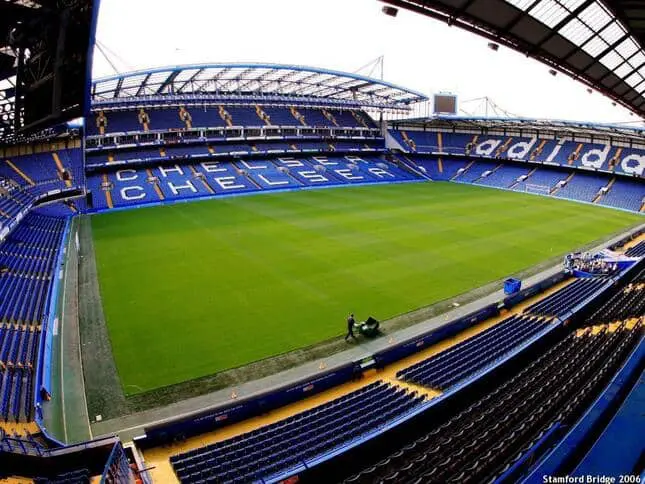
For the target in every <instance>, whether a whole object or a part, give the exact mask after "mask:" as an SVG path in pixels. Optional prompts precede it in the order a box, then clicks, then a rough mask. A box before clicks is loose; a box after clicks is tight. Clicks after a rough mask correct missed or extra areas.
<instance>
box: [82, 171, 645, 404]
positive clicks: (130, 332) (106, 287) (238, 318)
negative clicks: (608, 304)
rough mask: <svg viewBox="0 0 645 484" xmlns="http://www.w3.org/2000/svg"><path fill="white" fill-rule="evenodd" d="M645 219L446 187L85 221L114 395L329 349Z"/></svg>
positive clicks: (241, 202) (333, 192)
mask: <svg viewBox="0 0 645 484" xmlns="http://www.w3.org/2000/svg"><path fill="white" fill-rule="evenodd" d="M639 221H643V217H641V216H639V215H636V214H628V213H624V212H620V211H616V210H609V209H604V208H600V207H594V206H589V205H583V204H578V203H573V202H566V201H562V200H556V199H551V198H545V197H539V196H531V195H525V194H519V193H512V192H506V191H501V190H495V189H487V188H481V187H474V186H469V185H459V184H454V183H416V184H399V185H381V186H362V187H343V188H335V189H324V190H308V191H299V192H290V193H273V194H271V193H265V194H261V195H256V196H245V197H236V198H226V199H219V200H218V199H215V200H208V201H203V202H195V203H186V204H176V205H168V206H160V207H152V208H145V209H137V210H129V211H121V212H111V213H106V214H100V215H95V216H93V217H92V231H93V237H94V246H95V253H96V258H97V267H98V278H99V286H100V292H101V298H102V304H103V311H104V314H105V318H106V321H107V326H108V331H109V335H110V341H111V344H112V349H113V353H114V357H115V361H116V366H117V370H118V373H119V377H120V379H121V384H122V386H123V389H124V392H125V393H126V394H127V395H133V394H136V393H141V392H145V391H148V390H152V389H156V388H159V387H163V386H166V385H171V384H174V383H179V382H183V381H187V380H191V379H194V378H197V377H200V376H205V375H209V374H213V373H216V372H219V371H222V370H225V369H228V368H233V367H237V366H241V365H244V364H247V363H250V362H253V361H257V360H260V359H263V358H267V357H270V356H273V355H276V354H280V353H284V352H287V351H290V350H293V349H296V348H301V347H305V346H309V345H312V344H315V343H318V342H321V341H323V340H325V339H328V338H332V337H339V336H341V335H342V334H344V331H345V318H346V316H347V314H348V313H349V312H354V313H355V314H356V317H357V319H358V320H360V319H364V318H366V317H367V316H368V315H372V316H374V317H376V318H377V319H379V320H387V319H388V318H391V317H393V316H396V315H399V314H402V313H406V312H409V311H412V310H415V309H418V308H420V307H424V306H427V305H430V304H433V303H436V302H438V301H440V300H444V299H446V298H449V297H452V296H456V295H458V294H461V293H464V292H466V291H468V290H470V289H473V288H475V287H479V286H482V285H484V284H486V283H488V282H490V281H494V280H497V279H501V278H504V277H506V276H509V275H511V274H513V273H516V272H518V271H521V270H523V269H526V268H529V267H531V266H533V265H536V264H537V263H539V262H541V261H543V260H545V259H548V258H550V257H554V256H557V255H562V254H564V253H566V252H568V251H570V250H572V249H575V248H577V247H580V246H582V245H584V244H586V243H589V242H591V241H593V240H597V239H599V238H601V237H603V236H606V235H608V234H610V233H614V232H617V231H620V230H621V229H625V228H627V227H628V226H631V225H634V224H635V223H637V222H639Z"/></svg>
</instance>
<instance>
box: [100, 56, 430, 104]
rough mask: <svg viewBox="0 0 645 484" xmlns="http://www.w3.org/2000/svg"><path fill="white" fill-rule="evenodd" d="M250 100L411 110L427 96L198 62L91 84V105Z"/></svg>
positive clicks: (358, 79) (337, 76) (325, 74)
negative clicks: (261, 99) (185, 100)
mask: <svg viewBox="0 0 645 484" xmlns="http://www.w3.org/2000/svg"><path fill="white" fill-rule="evenodd" d="M172 96H174V97H177V98H187V97H190V98H196V97H197V98H199V97H210V98H217V97H220V98H224V97H229V98H230V97H231V96H247V97H249V96H251V97H262V98H271V99H272V100H276V101H280V100H282V101H314V102H316V101H320V100H321V99H325V100H330V101H334V102H336V103H337V104H345V105H351V106H362V107H371V108H382V109H397V110H401V109H404V110H407V109H409V106H410V104H413V103H417V102H420V101H426V100H427V99H428V98H427V97H426V96H425V95H423V94H421V93H419V92H416V91H412V90H410V89H406V88H403V87H400V86H396V85H394V84H390V83H388V82H385V81H381V80H377V79H372V78H369V77H364V76H360V75H357V74H349V73H346V72H338V71H331V70H326V69H317V68H313V67H303V66H295V65H280V64H199V65H186V66H176V67H162V68H158V69H151V70H143V71H135V72H128V73H125V74H119V75H115V76H110V77H104V78H101V79H97V80H95V81H93V82H92V101H93V103H94V104H95V105H96V104H101V105H106V104H113V103H121V102H127V101H128V100H130V101H137V100H143V99H151V100H154V99H157V100H162V99H168V98H169V97H172Z"/></svg>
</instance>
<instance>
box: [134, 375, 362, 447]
mask: <svg viewBox="0 0 645 484" xmlns="http://www.w3.org/2000/svg"><path fill="white" fill-rule="evenodd" d="M359 371H360V367H359V366H358V365H357V364H355V363H348V364H346V365H343V366H341V367H339V368H335V369H333V370H330V371H328V372H326V373H324V374H322V375H316V376H314V377H310V379H309V380H306V381H301V382H298V383H296V384H294V385H291V386H289V387H286V388H280V389H277V390H270V391H268V392H266V393H264V394H261V395H255V396H252V397H249V398H248V399H245V400H242V399H241V400H239V401H237V400H236V401H235V403H233V404H225V405H220V406H219V407H216V408H211V409H208V410H201V411H198V412H195V413H193V414H191V415H189V416H186V417H183V418H180V419H172V420H171V421H169V422H165V423H161V424H158V425H155V426H152V427H146V428H145V436H144V437H138V438H135V439H134V440H135V441H136V442H137V444H138V445H140V446H142V447H143V448H148V447H154V446H157V445H162V444H164V443H166V442H171V441H174V440H177V438H185V437H189V436H193V435H197V434H200V433H204V432H209V431H212V430H214V429H217V428H220V427H224V426H226V425H229V424H233V423H235V422H240V421H242V420H245V419H248V418H251V417H255V416H257V415H261V414H263V413H266V412H268V411H270V410H273V409H275V408H278V407H282V406H284V405H288V404H289V403H293V402H296V401H299V400H302V399H303V398H307V397H309V396H312V395H315V394H317V393H320V392H322V391H324V390H327V389H329V388H332V387H335V386H337V385H341V384H343V383H346V382H348V381H350V380H351V379H353V378H354V377H355V376H356V375H357V374H358V373H359Z"/></svg>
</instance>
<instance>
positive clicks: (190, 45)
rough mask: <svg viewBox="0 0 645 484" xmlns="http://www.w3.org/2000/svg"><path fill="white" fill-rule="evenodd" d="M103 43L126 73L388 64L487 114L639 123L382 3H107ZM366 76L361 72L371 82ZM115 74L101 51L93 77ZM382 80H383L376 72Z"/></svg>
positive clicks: (504, 53)
mask: <svg viewBox="0 0 645 484" xmlns="http://www.w3.org/2000/svg"><path fill="white" fill-rule="evenodd" d="M100 5H101V6H100V13H99V23H98V29H97V34H96V37H97V40H98V41H99V42H101V43H102V45H104V46H105V47H107V49H109V51H110V52H111V54H110V59H111V61H112V62H113V63H114V64H116V67H117V68H118V69H119V71H120V72H125V71H128V70H133V69H144V68H149V67H158V66H166V65H180V64H189V63H206V62H245V61H249V62H251V61H253V62H270V63H286V64H301V65H309V66H315V67H323V68H329V69H335V70H340V71H348V72H354V71H356V70H357V69H359V68H360V67H361V66H363V65H365V64H367V63H368V62H370V61H371V60H374V59H376V58H377V57H379V56H381V55H383V56H385V63H384V66H385V69H384V79H385V80H387V81H389V82H393V83H395V84H400V85H401V86H405V87H409V88H412V89H415V90H418V91H421V92H423V93H424V94H427V95H432V94H433V93H435V92H451V93H455V94H457V95H458V96H459V99H460V107H461V108H462V109H464V110H467V111H470V112H471V113H472V112H476V114H481V113H482V109H478V105H480V104H481V103H478V102H468V101H469V100H471V99H477V98H481V97H484V96H488V97H489V98H491V99H493V100H494V102H495V103H496V104H498V105H499V106H501V107H502V108H503V109H505V110H506V111H508V112H509V113H512V114H513V115H518V116H527V117H539V118H554V119H572V120H589V121H598V122H612V123H615V122H626V121H634V120H635V119H636V117H635V116H634V117H632V116H629V113H628V112H627V111H626V110H625V109H623V108H620V107H613V106H612V102H611V100H610V99H608V98H605V97H603V96H602V95H601V94H599V93H597V92H594V93H593V94H589V93H587V90H586V86H584V85H582V84H580V83H577V82H575V81H573V80H571V79H569V78H567V77H566V76H564V75H562V74H559V75H558V76H556V77H553V76H551V75H550V74H549V73H548V68H547V67H546V66H544V65H542V64H541V63H539V62H537V61H534V60H531V59H528V58H526V57H524V56H522V55H520V54H517V53H515V52H513V51H511V50H509V49H506V48H503V47H501V48H500V49H499V51H497V52H494V51H492V50H490V49H489V48H488V47H487V41H486V40H485V39H483V38H480V37H478V36H476V35H474V34H470V33H468V32H465V31H462V30H459V29H458V28H455V27H448V26H447V25H445V24H443V23H440V22H438V21H435V20H432V19H430V18H427V17H424V16H421V15H418V14H414V13H411V12H408V11H403V10H402V11H400V12H399V15H398V16H397V17H396V18H392V17H388V16H386V15H384V14H383V13H381V8H382V7H383V5H384V4H383V3H380V2H378V1H376V0H234V1H223V0H181V1H177V0H102V1H101V4H100ZM368 73H369V72H368V71H361V74H368ZM110 74H114V70H113V69H112V67H111V66H110V64H109V63H108V62H107V61H106V59H105V57H104V56H103V55H102V54H100V53H99V52H98V51H96V52H95V54H94V76H95V77H99V76H104V75H110ZM379 75H380V73H379Z"/></svg>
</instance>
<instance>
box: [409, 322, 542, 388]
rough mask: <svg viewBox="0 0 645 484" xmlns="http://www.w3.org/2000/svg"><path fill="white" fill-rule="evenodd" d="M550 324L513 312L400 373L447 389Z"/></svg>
mask: <svg viewBox="0 0 645 484" xmlns="http://www.w3.org/2000/svg"><path fill="white" fill-rule="evenodd" d="M546 324H548V322H547V321H545V320H544V319H542V318H539V317H532V316H523V315H520V316H511V317H510V318H508V319H506V320H504V321H502V322H500V323H498V324H496V325H494V326H493V327H491V328H489V329H487V330H486V331H483V332H481V333H479V334H478V335H476V336H474V337H472V338H470V339H467V340H465V341H463V342H462V343H459V344H457V345H455V346H453V347H452V348H450V349H448V350H446V351H443V352H441V353H439V354H438V355H436V356H433V357H431V358H429V359H427V360H424V361H421V362H419V363H417V364H416V365H413V366H411V367H409V368H406V369H405V370H402V371H400V372H399V373H398V374H397V377H398V378H400V379H402V380H405V381H409V382H411V383H414V384H417V385H422V386H428V387H431V388H438V389H442V390H443V389H445V388H447V387H450V386H452V385H454V384H456V383H458V382H459V381H461V380H463V379H464V378H466V377H468V376H470V375H472V374H473V373H475V372H477V371H478V370H479V369H480V368H483V367H484V366H486V365H488V364H490V363H492V362H494V361H495V360H496V359H497V358H499V357H500V356H501V355H503V354H504V353H507V352H508V351H510V350H511V349H512V348H514V347H515V346H518V345H519V344H521V343H522V342H524V341H526V340H528V339H529V338H531V337H532V336H534V335H536V334H537V333H539V332H540V330H541V329H543V328H544V326H545V325H546Z"/></svg>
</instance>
